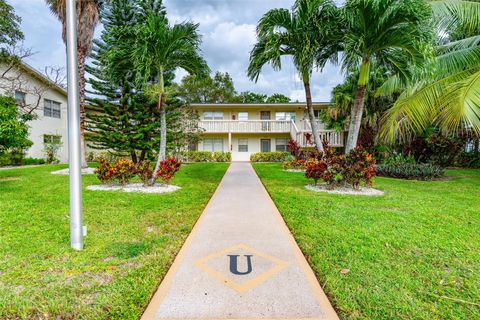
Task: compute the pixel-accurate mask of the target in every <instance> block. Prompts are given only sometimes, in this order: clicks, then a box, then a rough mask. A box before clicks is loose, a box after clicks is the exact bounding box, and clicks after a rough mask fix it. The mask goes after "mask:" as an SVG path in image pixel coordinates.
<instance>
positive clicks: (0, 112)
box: [0, 96, 32, 154]
mask: <svg viewBox="0 0 480 320" xmlns="http://www.w3.org/2000/svg"><path fill="white" fill-rule="evenodd" d="M31 145H32V141H30V140H28V126H27V125H26V123H25V120H24V119H22V118H21V116H20V114H19V111H18V108H17V104H16V102H15V99H14V98H12V97H5V96H0V154H2V153H4V152H6V151H8V150H9V149H19V150H23V149H26V148H28V147H30V146H31Z"/></svg>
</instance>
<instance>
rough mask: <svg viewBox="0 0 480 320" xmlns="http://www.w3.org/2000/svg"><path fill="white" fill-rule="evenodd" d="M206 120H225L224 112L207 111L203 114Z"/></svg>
mask: <svg viewBox="0 0 480 320" xmlns="http://www.w3.org/2000/svg"><path fill="white" fill-rule="evenodd" d="M203 119H204V120H223V112H222V111H205V112H204V113H203Z"/></svg>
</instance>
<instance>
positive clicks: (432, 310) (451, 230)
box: [254, 164, 480, 319]
mask: <svg viewBox="0 0 480 320" xmlns="http://www.w3.org/2000/svg"><path fill="white" fill-rule="evenodd" d="M254 167H255V169H256V171H257V173H258V175H259V176H260V178H261V180H262V182H263V183H264V185H265V186H266V188H267V190H268V191H269V193H270V194H271V196H272V198H273V200H274V202H275V203H276V204H277V206H278V208H279V210H280V212H281V213H282V215H283V217H284V219H285V220H286V222H287V224H288V226H289V228H290V229H291V231H292V232H293V234H294V236H295V238H296V240H297V242H298V244H299V245H300V247H301V249H302V250H303V252H304V253H305V255H306V256H307V258H308V260H309V262H310V264H311V266H312V268H313V269H314V270H315V272H316V273H317V276H318V279H319V281H320V283H321V284H322V286H324V290H325V292H326V294H327V295H328V296H329V298H330V301H331V302H332V303H333V305H334V307H335V308H336V310H337V312H338V313H339V315H340V317H341V318H342V319H480V246H479V245H480V197H479V196H480V170H449V171H447V175H448V176H450V177H451V179H449V180H447V181H434V182H421V181H405V180H396V179H389V178H377V179H376V180H375V187H376V188H378V189H381V190H384V191H385V192H386V195H385V196H383V197H366V196H347V195H333V194H325V193H315V192H312V191H308V190H306V189H304V185H306V184H307V183H309V182H308V181H307V179H305V178H304V176H303V174H302V173H291V172H284V171H282V169H281V167H280V165H278V164H255V165H254ZM342 269H349V270H350V271H349V272H348V273H347V274H342V273H341V272H340V271H341V270H342Z"/></svg>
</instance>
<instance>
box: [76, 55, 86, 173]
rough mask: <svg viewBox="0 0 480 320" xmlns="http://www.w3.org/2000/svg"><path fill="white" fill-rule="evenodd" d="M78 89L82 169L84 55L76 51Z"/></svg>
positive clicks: (83, 150)
mask: <svg viewBox="0 0 480 320" xmlns="http://www.w3.org/2000/svg"><path fill="white" fill-rule="evenodd" d="M77 54H78V89H79V98H80V157H81V163H82V168H86V167H88V164H87V158H86V149H87V148H86V144H85V59H86V54H85V52H84V51H83V50H82V49H78V52H77Z"/></svg>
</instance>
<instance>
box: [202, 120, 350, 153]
mask: <svg viewBox="0 0 480 320" xmlns="http://www.w3.org/2000/svg"><path fill="white" fill-rule="evenodd" d="M199 126H200V128H202V129H203V130H205V132H206V133H228V134H232V133H288V134H290V137H291V138H292V139H294V140H296V141H297V142H298V143H299V144H300V145H301V146H310V145H312V143H311V141H308V139H307V136H306V135H305V133H309V132H312V129H311V126H310V122H309V121H307V120H297V121H293V120H245V121H244V120H201V121H200V122H199ZM318 127H319V128H320V129H319V133H320V139H322V140H327V141H329V143H330V145H331V146H334V147H342V146H343V140H344V132H337V131H335V130H326V129H324V128H325V126H324V124H323V123H322V122H318Z"/></svg>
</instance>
